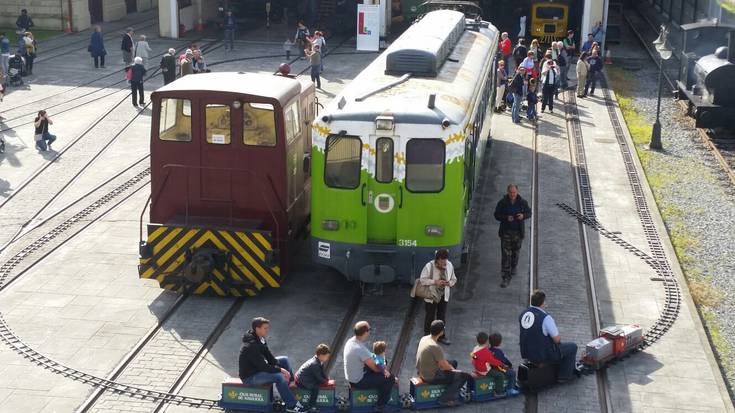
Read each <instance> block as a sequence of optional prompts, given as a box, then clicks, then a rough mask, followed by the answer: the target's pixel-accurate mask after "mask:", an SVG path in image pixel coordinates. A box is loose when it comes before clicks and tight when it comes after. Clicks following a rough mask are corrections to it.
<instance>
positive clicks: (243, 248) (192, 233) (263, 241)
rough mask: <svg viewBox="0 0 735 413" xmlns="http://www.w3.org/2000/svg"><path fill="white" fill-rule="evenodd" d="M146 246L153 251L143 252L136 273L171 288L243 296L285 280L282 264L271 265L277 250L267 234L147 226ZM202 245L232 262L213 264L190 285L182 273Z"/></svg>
mask: <svg viewBox="0 0 735 413" xmlns="http://www.w3.org/2000/svg"><path fill="white" fill-rule="evenodd" d="M145 248H146V249H147V251H149V252H148V254H145V255H147V257H146V256H144V255H143V254H141V258H140V264H139V265H138V274H139V275H140V277H141V278H148V279H155V280H157V281H158V283H159V284H160V285H161V287H162V288H166V289H169V290H174V291H178V292H184V290H185V289H186V290H188V292H190V293H193V294H201V295H219V296H234V297H242V296H254V295H256V294H257V293H258V291H260V290H261V289H263V288H265V287H271V288H278V287H279V286H280V284H281V269H280V267H279V266H278V265H277V264H271V265H269V264H268V263H267V262H268V261H269V260H268V259H267V256H268V255H269V254H273V252H274V251H273V244H272V242H271V236H270V233H268V232H257V231H234V230H224V229H212V228H193V227H187V226H176V225H157V224H149V225H148V239H147V241H146V244H145ZM201 248H210V249H216V250H219V251H222V252H227V253H229V259H228V265H227V266H226V267H225V268H224V269H217V268H215V269H214V270H213V271H212V273H211V274H208V275H207V277H206V280H205V281H203V282H201V283H200V284H199V285H193V286H192V285H190V284H187V283H186V282H185V281H184V279H183V278H182V272H183V271H184V268H185V267H186V266H187V256H189V257H190V256H191V253H192V252H193V251H196V250H199V249H201Z"/></svg>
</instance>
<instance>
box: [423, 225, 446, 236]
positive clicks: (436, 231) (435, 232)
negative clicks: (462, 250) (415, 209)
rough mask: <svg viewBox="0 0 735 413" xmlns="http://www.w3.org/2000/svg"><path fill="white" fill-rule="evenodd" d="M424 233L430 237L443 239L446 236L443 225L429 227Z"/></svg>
mask: <svg viewBox="0 0 735 413" xmlns="http://www.w3.org/2000/svg"><path fill="white" fill-rule="evenodd" d="M424 233H426V235H427V236H429V237H441V236H442V235H444V228H442V226H441V225H427V226H426V229H425V230H424Z"/></svg>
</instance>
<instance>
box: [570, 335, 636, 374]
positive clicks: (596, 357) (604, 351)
mask: <svg viewBox="0 0 735 413" xmlns="http://www.w3.org/2000/svg"><path fill="white" fill-rule="evenodd" d="M642 343H643V329H642V328H641V326H639V325H638V324H630V325H626V326H621V327H617V326H612V327H607V328H603V329H602V330H601V331H600V337H598V338H596V339H594V340H592V341H590V342H589V343H587V345H586V346H585V350H584V354H583V355H582V360H581V362H582V364H583V365H584V366H585V367H586V368H589V369H592V370H598V369H600V368H601V367H603V366H604V365H606V364H607V363H609V362H610V361H612V360H615V359H620V358H622V357H624V356H625V355H627V354H629V353H631V352H633V351H636V350H637V349H638V347H639V346H640V345H641V344H642Z"/></svg>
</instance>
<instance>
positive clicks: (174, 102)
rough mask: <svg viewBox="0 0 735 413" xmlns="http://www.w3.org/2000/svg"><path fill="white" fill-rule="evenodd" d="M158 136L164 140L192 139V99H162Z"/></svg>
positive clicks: (186, 140)
mask: <svg viewBox="0 0 735 413" xmlns="http://www.w3.org/2000/svg"><path fill="white" fill-rule="evenodd" d="M158 138H159V139H161V140H163V141H179V142H190V141H191V101H190V100H188V99H171V98H164V99H161V111H160V115H159V119H158Z"/></svg>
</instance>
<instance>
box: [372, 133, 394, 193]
mask: <svg viewBox="0 0 735 413" xmlns="http://www.w3.org/2000/svg"><path fill="white" fill-rule="evenodd" d="M375 180H376V181H378V182H380V183H383V184H387V183H390V182H393V139H391V138H380V139H378V140H377V141H376V142H375Z"/></svg>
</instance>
